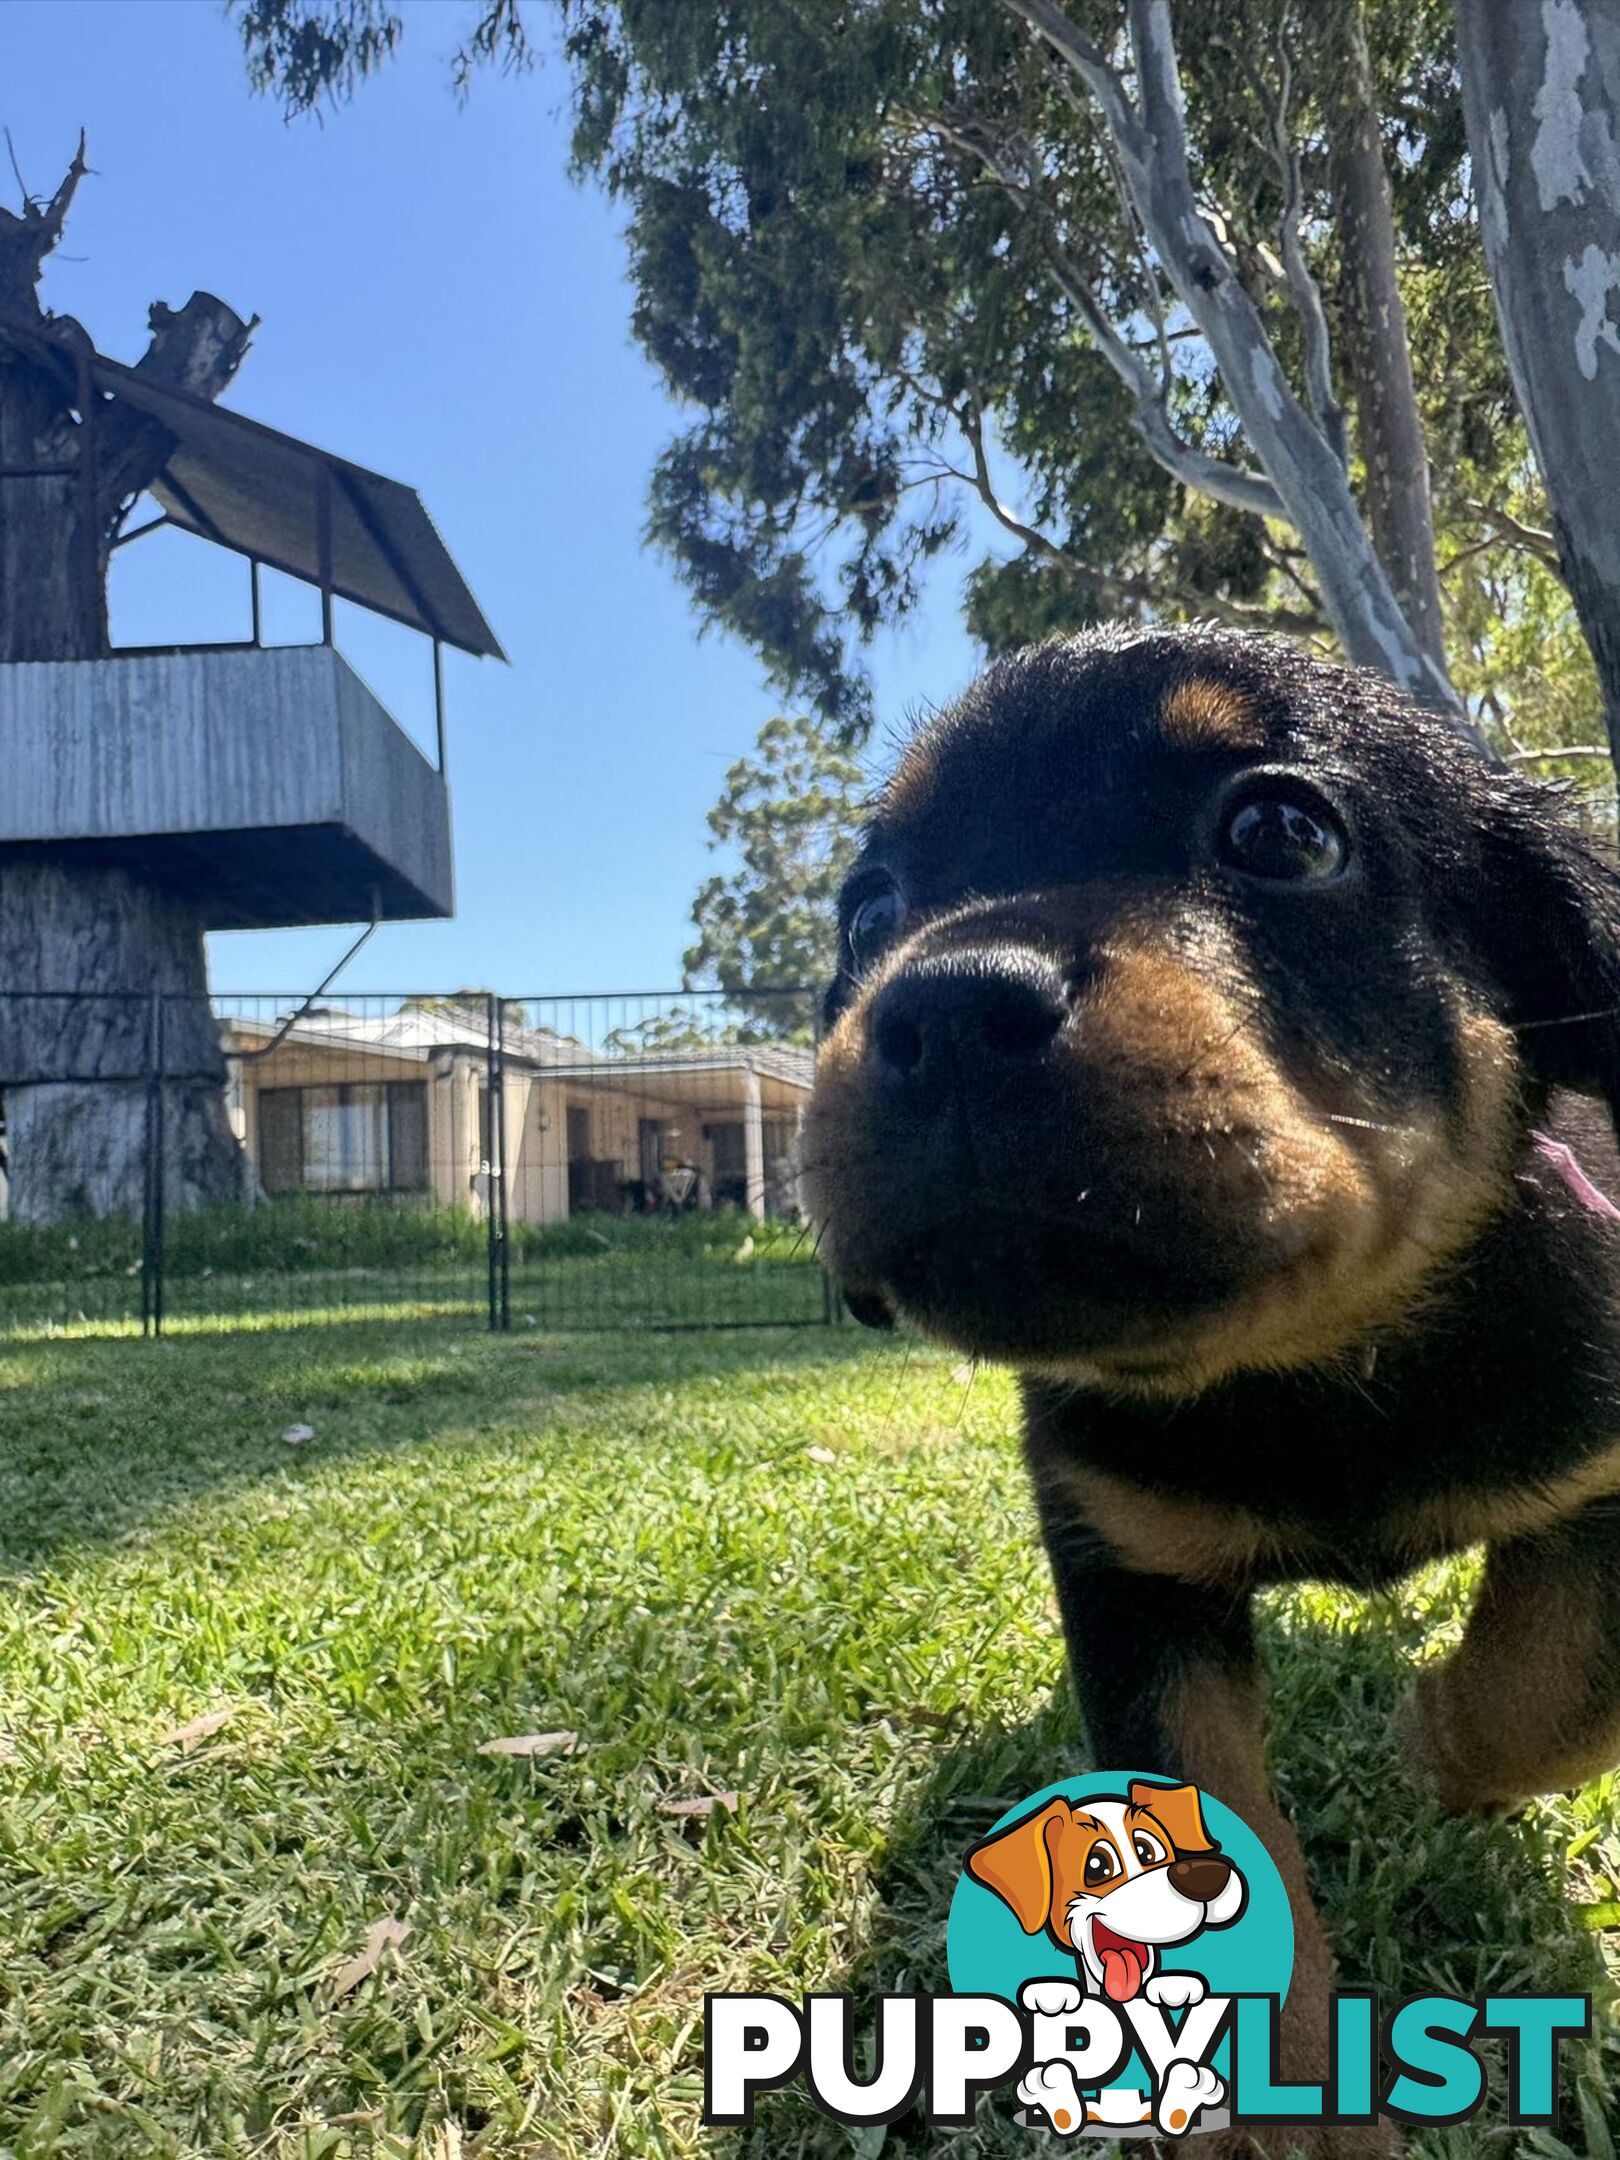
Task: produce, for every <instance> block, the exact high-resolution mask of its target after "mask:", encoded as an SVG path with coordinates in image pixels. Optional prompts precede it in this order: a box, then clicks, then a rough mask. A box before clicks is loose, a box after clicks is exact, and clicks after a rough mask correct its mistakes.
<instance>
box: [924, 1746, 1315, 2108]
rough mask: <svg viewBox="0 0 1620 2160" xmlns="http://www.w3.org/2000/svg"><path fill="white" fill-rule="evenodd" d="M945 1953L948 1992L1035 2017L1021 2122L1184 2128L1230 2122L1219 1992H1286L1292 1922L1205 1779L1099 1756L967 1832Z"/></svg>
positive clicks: (1248, 1838) (1256, 1843)
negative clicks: (1125, 1765)
mask: <svg viewBox="0 0 1620 2160" xmlns="http://www.w3.org/2000/svg"><path fill="white" fill-rule="evenodd" d="M946 1954H947V1959H948V1962H949V1968H950V1978H951V1986H952V1988H953V1990H955V1991H956V1992H957V1993H958V1994H973V1995H999V1996H1001V1997H1002V1998H1003V1999H1004V2000H1006V2001H1007V2002H1010V2003H1014V2004H1018V2005H1020V2006H1021V2007H1022V2008H1023V2009H1024V2010H1025V2011H1026V2012H1029V2013H1031V2015H1032V2020H1033V2028H1034V2032H1035V2060H1034V2062H1033V2063H1032V2066H1031V2069H1030V2072H1029V2074H1028V2075H1027V2076H1026V2077H1025V2078H1023V2079H1022V2080H1021V2081H1020V2083H1019V2086H1018V2097H1019V2100H1020V2102H1021V2103H1022V2106H1023V2110H1024V2112H1023V2113H1022V2115H1021V2117H1020V2119H1021V2120H1024V2121H1027V2122H1030V2123H1032V2124H1038V2125H1042V2126H1045V2127H1049V2128H1053V2129H1057V2130H1060V2131H1063V2132H1065V2133H1072V2132H1075V2131H1080V2132H1088V2131H1089V2132H1091V2133H1092V2134H1095V2135H1106V2134H1112V2133H1115V2132H1117V2131H1118V2130H1120V2129H1124V2128H1127V2127H1135V2126H1138V2125H1142V2126H1146V2125H1150V2124H1151V2125H1153V2126H1155V2127H1156V2128H1157V2129H1159V2130H1161V2131H1167V2132H1169V2133H1170V2134H1171V2135H1181V2134H1184V2133H1185V2132H1186V2131H1188V2130H1190V2129H1199V2130H1203V2129H1215V2128H1219V2127H1222V2126H1223V2125H1224V2123H1225V2122H1226V2121H1227V2120H1228V2117H1227V2115H1226V2114H1225V2112H1224V2111H1223V2109H1224V2102H1225V2099H1226V2081H1227V2076H1228V2054H1229V2046H1230V2041H1229V2037H1228V2035H1227V2034H1226V2031H1225V2023H1224V2021H1225V2015H1226V2009H1227V2006H1228V1999H1229V1998H1231V1997H1233V1996H1238V1995H1261V1996H1270V1997H1272V1998H1273V1999H1274V2000H1275V2001H1276V2003H1277V2004H1278V2006H1279V2007H1280V2006H1281V2003H1282V2000H1283V1998H1284V1996H1285V1995H1286V1994H1287V1991H1288V1983H1289V1980H1290V1978H1291V1977H1292V1973H1293V1964H1294V1927H1293V1918H1292V1915H1291V1913H1290V1911H1289V1907H1288V1893H1287V1891H1286V1890H1285V1889H1284V1887H1283V1882H1282V1877H1281V1876H1280V1875H1279V1874H1278V1872H1277V1868H1276V1864H1275V1862H1274V1861H1273V1860H1272V1858H1271V1855H1270V1854H1269V1853H1268V1852H1267V1851H1266V1848H1265V1847H1264V1845H1262V1843H1261V1842H1260V1840H1259V1838H1258V1837H1256V1835H1255V1834H1254V1832H1253V1831H1252V1830H1251V1829H1250V1828H1249V1826H1248V1825H1247V1823H1245V1822H1244V1821H1242V1819H1241V1818H1240V1817H1239V1816H1237V1815H1235V1814H1234V1813H1233V1812H1232V1810H1231V1809H1230V1808H1229V1807H1227V1806H1226V1805H1225V1804H1224V1803H1223V1802H1222V1801H1221V1800H1220V1799H1218V1798H1217V1797H1216V1796H1215V1795H1214V1794H1213V1793H1208V1792H1205V1791H1204V1790H1203V1789H1202V1788H1201V1787H1199V1786H1194V1785H1188V1784H1184V1783H1181V1782H1179V1781H1177V1780H1175V1779H1172V1778H1168V1777H1164V1776H1161V1775H1157V1774H1155V1773H1153V1772H1151V1771H1093V1772H1090V1773H1088V1774H1087V1775H1085V1776H1083V1777H1073V1778H1064V1779H1061V1780H1059V1781H1058V1782H1057V1783H1056V1784H1053V1785H1047V1786H1043V1787H1042V1789H1041V1790H1040V1791H1039V1792H1035V1793H1031V1794H1030V1795H1029V1797H1028V1798H1027V1799H1025V1800H1021V1801H1020V1802H1019V1803H1018V1805H1017V1806H1016V1807H1013V1808H1009V1809H1008V1810H1007V1812H1006V1813H1005V1814H1004V1815H1003V1816H1001V1817H1000V1819H999V1820H998V1821H997V1822H996V1823H995V1824H993V1825H992V1827H991V1828H990V1830H989V1831H987V1832H986V1834H985V1835H984V1836H983V1837H981V1838H980V1839H979V1840H978V1841H977V1842H976V1843H975V1845H974V1846H973V1847H972V1848H971V1850H970V1851H969V1852H968V1854H967V1855H966V1857H965V1863H964V1866H963V1871H962V1876H961V1880H960V1881H959V1882H958V1884H957V1886H956V1893H955V1896H954V1897H953V1898H952V1900H951V1911H950V1920H949V1923H948V1927H947V1934H946ZM1043 2049H1044V2050H1046V2053H1045V2055H1044V2056H1043Z"/></svg>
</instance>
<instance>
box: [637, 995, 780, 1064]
mask: <svg viewBox="0 0 1620 2160" xmlns="http://www.w3.org/2000/svg"><path fill="white" fill-rule="evenodd" d="M758 1039H759V1038H758V1035H757V1034H756V1033H753V1032H750V1031H749V1030H748V1029H746V1028H744V1027H742V1026H741V1025H740V1024H739V1023H738V1022H737V1021H735V1020H725V1019H722V1020H716V1019H715V1018H714V1016H713V1015H712V1014H711V1013H709V1012H706V1011H705V1010H704V1009H703V1008H702V1007H701V1006H698V1005H666V1006H665V1007H664V1009H663V1010H662V1011H661V1012H652V1013H648V1014H647V1015H646V1017H645V1018H644V1019H641V1020H627V1021H625V1022H624V1024H623V1026H621V1027H616V1028H609V1029H608V1031H607V1033H606V1034H605V1035H604V1036H603V1037H602V1048H603V1049H604V1050H606V1051H609V1052H610V1053H611V1054H612V1055H613V1056H615V1057H656V1056H657V1055H658V1054H659V1053H660V1052H661V1051H664V1052H669V1051H682V1050H715V1049H720V1048H731V1047H733V1046H734V1045H736V1044H739V1043H748V1042H756V1041H758Z"/></svg>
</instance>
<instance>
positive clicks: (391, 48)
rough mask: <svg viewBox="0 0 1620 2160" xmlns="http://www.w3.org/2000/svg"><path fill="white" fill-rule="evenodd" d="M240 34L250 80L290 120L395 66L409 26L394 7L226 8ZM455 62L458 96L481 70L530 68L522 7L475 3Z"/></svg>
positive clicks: (291, 4) (309, 1) (506, 1)
mask: <svg viewBox="0 0 1620 2160" xmlns="http://www.w3.org/2000/svg"><path fill="white" fill-rule="evenodd" d="M227 7H228V10H229V12H230V13H231V14H232V15H233V16H234V17H235V20H236V24H237V27H238V29H239V30H240V31H241V34H242V46H243V50H244V52H245V53H246V55H247V64H248V80H249V81H250V82H251V83H252V85H253V87H254V89H255V90H257V91H259V92H260V93H261V94H263V95H264V96H267V97H272V98H274V99H275V100H276V102H277V103H278V104H279V105H280V106H281V108H282V111H283V112H284V113H285V114H286V115H287V117H288V118H289V119H291V118H292V117H293V116H294V115H295V114H297V113H306V112H310V111H312V110H314V108H315V107H317V106H318V105H320V104H321V103H322V102H323V101H324V100H326V99H332V100H333V101H339V100H342V99H344V98H347V97H350V96H352V95H353V93H354V91H355V90H356V89H357V88H358V87H359V85H360V84H361V83H362V82H363V81H364V80H365V78H366V77H367V76H368V75H373V74H375V73H376V71H377V69H378V68H380V67H381V66H382V65H383V64H384V62H385V61H387V60H389V59H390V58H392V56H393V54H394V53H395V52H396V51H397V50H398V48H399V45H400V41H401V40H402V39H403V37H404V35H405V18H404V17H403V16H402V15H401V14H400V13H399V11H398V10H397V8H394V7H392V6H390V5H389V4H388V0H227ZM466 20H467V30H466V34H465V36H464V37H463V39H462V41H461V43H460V45H459V46H458V47H457V48H456V50H455V53H454V56H453V58H452V60H451V72H452V76H453V79H454V81H455V84H456V87H457V89H458V90H461V89H465V87H466V85H467V82H468V79H469V77H470V76H471V74H472V71H473V69H474V68H475V67H479V66H483V65H486V64H488V63H489V62H492V61H493V62H495V63H496V64H497V65H499V66H501V67H505V68H521V67H526V66H527V65H528V64H529V58H530V53H529V42H528V34H527V29H526V26H525V24H524V20H523V0H470V4H469V7H468V10H467V16H466Z"/></svg>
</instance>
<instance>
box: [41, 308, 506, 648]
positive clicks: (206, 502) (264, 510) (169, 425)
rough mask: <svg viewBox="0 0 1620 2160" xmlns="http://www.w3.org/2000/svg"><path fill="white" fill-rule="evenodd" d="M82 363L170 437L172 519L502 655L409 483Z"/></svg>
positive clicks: (46, 348)
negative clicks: (163, 429)
mask: <svg viewBox="0 0 1620 2160" xmlns="http://www.w3.org/2000/svg"><path fill="white" fill-rule="evenodd" d="M3 327H4V331H5V335H6V338H7V339H8V341H12V342H17V343H22V344H25V345H27V346H29V347H30V348H31V349H32V350H33V351H35V352H37V353H38V354H39V356H40V357H41V358H42V359H45V360H48V361H50V362H51V363H52V364H54V365H56V366H61V365H62V364H63V350H62V347H61V346H60V345H59V344H57V343H54V342H53V341H52V340H50V339H49V338H45V337H41V336H40V335H39V334H38V332H37V331H35V330H34V329H32V328H31V327H29V326H27V325H25V324H18V323H13V322H12V321H10V320H9V319H8V320H7V321H6V322H5V323H4V326H3ZM89 367H90V375H91V380H92V381H93V382H94V383H95V385H96V387H97V388H98V389H100V390H103V391H106V392H107V393H108V394H109V395H110V396H112V397H116V398H120V399H122V400H123V401H124V402H125V403H126V404H129V405H133V406H135V407H136V408H137V409H138V410H139V411H141V412H144V413H146V414H148V415H149V416H150V417H151V418H152V419H154V420H156V421H158V422H159V423H160V424H161V425H162V426H163V427H164V428H165V429H166V430H167V432H168V433H169V435H170V436H171V437H172V438H173V443H174V447H173V449H172V450H171V451H170V452H169V456H168V459H167V462H166V463H165V465H164V468H163V471H162V473H161V474H160V475H159V477H158V479H157V480H156V481H155V482H154V484H153V486H152V490H151V492H152V494H153V495H154V496H155V497H156V499H157V500H158V502H159V503H161V504H162V506H163V510H164V512H165V514H166V516H167V517H168V519H169V521H170V523H171V524H174V525H177V526H179V527H181V528H182V530H184V531H186V532H192V533H196V534H198V535H199V536H200V537H201V538H202V539H205V540H213V541H215V542H217V543H218V544H219V545H220V546H221V547H227V548H232V549H234V550H235V551H236V552H237V553H238V554H241V555H249V556H256V557H257V558H258V560H259V561H260V562H263V563H266V564H268V565H269V566H270V567H271V568H272V569H275V570H285V571H287V572H289V573H290V574H291V575H292V576H293V577H298V578H304V579H306V580H307V581H308V582H309V583H310V584H313V585H322V584H329V585H330V587H331V590H332V591H333V592H334V593H336V594H337V595H338V596H339V597H340V598H341V599H344V600H352V601H354V602H355V603H356V604H357V605H358V606H360V607H364V608H370V609H372V610H373V612H374V613H376V614H378V615H388V616H392V617H393V619H394V620H395V621H396V622H402V623H408V624H409V625H410V627H411V628H412V629H413V630H421V631H423V632H425V634H426V635H427V636H429V637H435V638H442V639H443V641H444V642H445V644H447V645H454V646H457V647H459V648H460V650H461V651H463V652H470V653H477V654H483V655H488V656H489V657H490V658H492V659H496V660H502V659H504V658H505V657H506V656H505V654H504V653H503V652H502V651H501V647H500V644H499V641H498V640H497V638H496V636H495V633H494V631H493V630H491V628H490V627H489V624H488V623H487V622H486V621H485V620H484V616H483V611H482V610H481V609H480V607H479V605H478V603H477V601H476V600H475V599H474V598H473V596H472V593H471V592H470V591H469V589H468V587H467V583H466V580H465V579H464V578H463V577H462V575H461V572H460V571H459V570H458V569H457V568H456V566H455V563H454V562H453V561H452V560H451V557H450V552H449V550H448V549H447V548H446V546H445V544H444V542H443V541H442V540H441V539H440V538H439V535H438V533H437V532H436V531H435V529H434V526H433V521H432V519H431V518H430V517H429V516H428V514H427V511H426V510H425V509H424V508H423V506H422V502H421V498H420V497H419V496H418V495H417V494H416V492H415V490H414V489H412V488H408V487H405V486H403V485H402V484H401V483H400V482H399V481H397V480H388V479H385V478H384V477H383V475H382V474H381V473H375V472H370V471H368V470H367V469H366V467H365V466H363V465H352V464H350V462H349V461H348V459H347V458H340V457H334V456H333V455H332V454H331V452H330V451H327V450H319V449H317V448H316V447H315V446H314V444H313V443H306V442H300V441H299V440H298V438H297V437H296V436H294V435H284V434H282V433H281V431H280V430H279V429H277V428H272V427H266V426H265V425H264V424H263V423H262V422H261V421H258V420H250V419H249V418H248V417H247V415H246V414H245V413H239V412H231V411H228V410H226V409H225V408H224V407H222V406H219V405H215V404H212V403H211V402H210V401H209V400H208V399H207V398H202V397H197V396H195V395H193V393H192V392H190V391H189V390H179V389H174V388H171V387H170V386H168V385H166V384H163V383H155V382H153V381H151V380H150V379H149V378H148V377H147V376H145V375H143V374H142V373H141V372H140V370H139V369H138V368H131V367H125V366H124V365H123V364H122V362H120V361H117V360H109V359H107V358H106V357H105V356H104V355H103V354H101V353H93V354H91V356H90V360H89ZM323 498H324V504H325V508H324V511H323ZM323 520H324V522H325V525H326V533H325V534H324V535H323V530H322V527H323ZM323 540H324V541H325V543H326V544H325V545H323ZM328 562H329V565H330V575H329V576H327V577H323V575H322V573H323V570H324V569H325V568H326V567H327V564H328Z"/></svg>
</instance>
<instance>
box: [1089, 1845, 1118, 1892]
mask: <svg viewBox="0 0 1620 2160" xmlns="http://www.w3.org/2000/svg"><path fill="white" fill-rule="evenodd" d="M1118 1873H1119V1863H1118V1862H1117V1861H1116V1860H1115V1858H1114V1855H1113V1853H1112V1852H1111V1851H1110V1850H1109V1848H1108V1847H1107V1846H1106V1845H1093V1846H1092V1848H1091V1850H1090V1852H1088V1853H1087V1854H1086V1865H1085V1879H1086V1888H1087V1889H1088V1890H1095V1889H1096V1887H1097V1885H1098V1884H1099V1883H1105V1882H1112V1881H1113V1879H1114V1877H1115V1876H1116V1875H1117V1874H1118Z"/></svg>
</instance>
